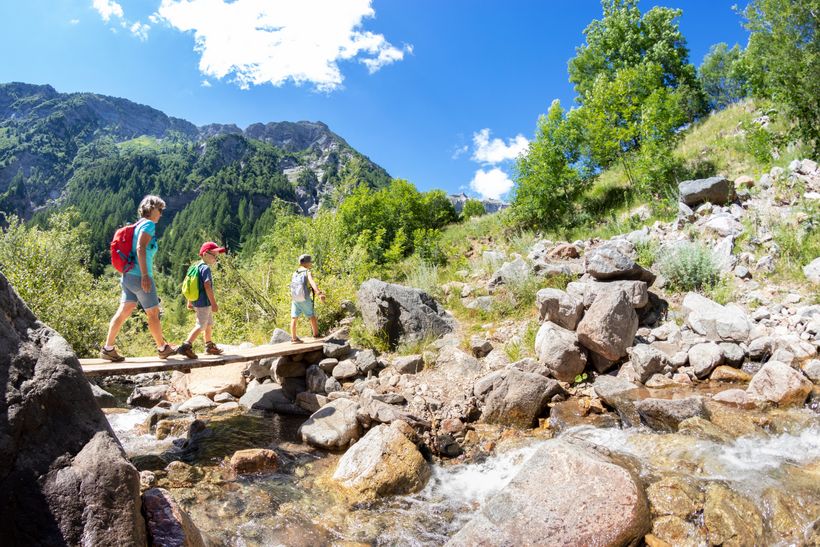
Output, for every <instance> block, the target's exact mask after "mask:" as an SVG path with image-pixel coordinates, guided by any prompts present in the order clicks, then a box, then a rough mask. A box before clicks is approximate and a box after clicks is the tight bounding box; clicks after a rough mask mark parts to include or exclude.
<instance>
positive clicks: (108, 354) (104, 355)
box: [100, 346, 125, 363]
mask: <svg viewBox="0 0 820 547" xmlns="http://www.w3.org/2000/svg"><path fill="white" fill-rule="evenodd" d="M100 359H105V360H106V361H111V362H112V363H122V362H123V361H125V357H123V356H122V355H120V354H119V353H117V348H115V347H112V348H111V349H105V346H100Z"/></svg>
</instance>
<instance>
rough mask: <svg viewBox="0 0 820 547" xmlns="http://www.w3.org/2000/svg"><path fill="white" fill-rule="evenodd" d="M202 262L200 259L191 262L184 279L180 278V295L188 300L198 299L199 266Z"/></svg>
mask: <svg viewBox="0 0 820 547" xmlns="http://www.w3.org/2000/svg"><path fill="white" fill-rule="evenodd" d="M202 264H205V262H203V261H202V260H200V261H199V262H197V263H196V264H192V265H191V266H190V267H189V268H188V272H187V273H186V274H185V279H183V280H182V296H184V297H185V300H187V301H188V302H195V301H197V300H199V267H200V266H201V265H202Z"/></svg>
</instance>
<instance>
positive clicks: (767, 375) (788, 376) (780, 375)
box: [746, 361, 812, 406]
mask: <svg viewBox="0 0 820 547" xmlns="http://www.w3.org/2000/svg"><path fill="white" fill-rule="evenodd" d="M811 389H812V383H811V382H810V381H809V380H808V379H806V377H805V376H803V375H802V374H801V373H800V372H798V371H796V370H795V369H793V368H791V367H790V366H788V365H786V364H783V363H779V362H777V361H769V362H768V363H766V364H765V365H763V367H762V368H761V369H760V370H759V371H758V372H757V374H755V375H754V376H753V377H752V380H751V382H749V387H748V388H746V392H747V393H748V394H749V396H750V397H751V398H752V399H757V400H760V401H768V402H771V403H775V404H777V405H780V406H789V405H802V404H803V402H804V401H805V400H806V397H808V395H809V393H811Z"/></svg>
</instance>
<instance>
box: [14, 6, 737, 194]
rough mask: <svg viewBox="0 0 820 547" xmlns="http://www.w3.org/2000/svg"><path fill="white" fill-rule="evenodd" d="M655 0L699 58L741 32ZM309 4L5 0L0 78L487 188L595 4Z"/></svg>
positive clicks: (508, 167)
mask: <svg viewBox="0 0 820 547" xmlns="http://www.w3.org/2000/svg"><path fill="white" fill-rule="evenodd" d="M657 3H659V4H660V5H664V6H670V7H679V8H682V9H683V16H682V17H681V19H680V25H681V28H682V30H683V33H684V35H685V36H686V38H687V41H688V44H689V48H690V58H691V60H692V62H694V63H695V64H696V65H697V64H700V61H701V60H702V58H703V55H704V54H705V53H706V51H707V50H708V48H709V46H710V45H711V44H713V43H716V42H721V41H723V42H727V43H729V44H730V45H732V44H734V43H740V44H741V45H745V43H746V40H747V34H746V32H745V30H744V29H743V28H742V26H741V21H740V18H739V17H738V16H737V15H736V14H735V13H734V12H733V10H732V5H733V4H734V3H736V2H735V1H724V0H712V1H709V2H707V1H704V0H668V1H665V2H657ZM312 4H322V2H321V1H319V0H300V1H298V2H297V1H294V2H287V3H286V2H272V1H269V0H233V2H228V1H225V0H26V1H22V0H6V1H3V2H2V3H0V48H1V50H2V51H3V52H5V55H4V58H3V60H2V62H0V82H7V81H24V82H30V83H49V84H51V85H53V86H54V87H55V88H56V89H57V90H58V91H62V92H72V91H91V92H95V93H102V94H107V95H115V96H119V97H125V98H128V99H130V100H133V101H136V102H139V103H144V104H148V105H150V106H153V107H155V108H158V109H160V110H162V111H164V112H165V113H167V114H169V115H172V116H177V117H180V118H184V119H187V120H189V121H191V122H193V123H195V124H197V125H203V124H206V123H212V122H219V123H236V124H237V125H239V126H240V127H243V128H244V127H246V126H247V125H249V124H251V123H254V122H260V121H261V122H267V121H280V120H293V121H296V120H312V121H313V120H321V121H323V122H325V123H327V124H328V125H329V126H330V128H331V129H332V130H333V131H335V132H336V133H338V134H339V135H341V136H342V137H343V138H345V139H346V140H347V141H348V142H349V143H350V144H351V145H352V146H354V147H355V148H357V149H358V150H360V151H361V152H363V153H364V154H366V155H368V156H370V158H371V159H373V160H374V161H375V162H377V163H379V164H380V165H382V166H383V167H385V168H386V169H387V170H388V171H389V172H390V174H391V175H392V176H394V177H401V178H406V179H408V180H410V181H411V182H413V183H414V184H416V186H418V187H419V188H420V189H422V190H427V189H431V188H443V189H445V190H447V191H448V192H458V191H461V190H466V191H467V193H472V194H474V195H476V192H475V191H474V190H471V189H470V186H471V182H472V183H473V185H474V187H477V188H480V189H481V190H482V191H483V193H484V194H485V195H497V194H499V193H500V191H501V190H503V189H504V188H506V185H507V184H509V183H508V182H506V181H505V180H504V179H505V178H506V175H511V174H512V161H510V160H508V159H505V158H507V157H509V156H511V155H513V154H514V153H515V151H517V150H519V149H521V148H522V147H523V146H525V141H524V139H529V138H531V137H532V135H533V132H534V130H535V123H536V119H537V117H538V115H539V114H541V113H543V112H545V111H546V109H547V107H548V106H549V104H550V102H551V101H552V99H554V98H558V99H560V100H561V102H562V103H563V104H564V106H565V107H569V106H571V104H572V101H573V91H572V87H571V86H570V85H569V83H568V82H567V70H566V66H567V64H566V63H567V60H568V59H569V58H571V57H572V56H573V54H574V50H575V47H576V46H578V45H580V44H581V43H582V42H583V35H582V31H583V29H584V27H585V26H586V25H587V24H588V23H589V22H590V21H591V20H592V19H595V18H599V17H600V14H601V7H600V3H599V2H598V0H574V1H573V0H539V1H535V0H533V1H517V0H505V1H503V2H501V1H490V0H472V1H467V0H436V1H434V0H412V1H410V0H407V1H399V0H373V1H372V2H371V1H370V0H336V1H331V2H330V4H327V5H325V6H320V5H312ZM640 5H641V8H642V9H644V10H647V9H649V8H650V7H652V6H653V5H656V2H648V1H643V2H641V4H640ZM260 15H261V18H259V16H260ZM195 36H199V39H200V43H201V47H200V51H195V48H194V45H195ZM275 84H278V85H275ZM519 135H520V137H519ZM495 139H501V141H497V140H495ZM477 172H478V173H477ZM476 184H478V186H475V185H476Z"/></svg>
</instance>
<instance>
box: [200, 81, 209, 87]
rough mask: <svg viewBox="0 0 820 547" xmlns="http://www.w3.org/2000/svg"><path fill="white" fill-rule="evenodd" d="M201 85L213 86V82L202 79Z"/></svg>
mask: <svg viewBox="0 0 820 547" xmlns="http://www.w3.org/2000/svg"><path fill="white" fill-rule="evenodd" d="M199 85H201V86H202V87H211V82H209V81H208V80H202V83H201V84H199Z"/></svg>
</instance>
